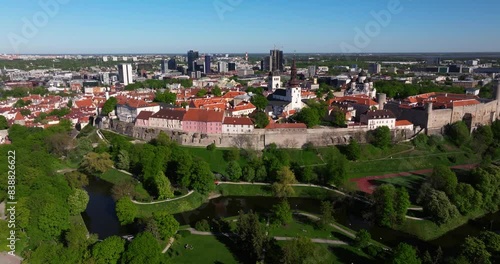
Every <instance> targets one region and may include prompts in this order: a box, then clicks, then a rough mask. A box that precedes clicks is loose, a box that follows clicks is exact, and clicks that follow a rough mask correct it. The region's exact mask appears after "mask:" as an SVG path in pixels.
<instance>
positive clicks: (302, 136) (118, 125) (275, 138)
mask: <svg viewBox="0 0 500 264" xmlns="http://www.w3.org/2000/svg"><path fill="white" fill-rule="evenodd" d="M103 128H108V129H110V130H112V131H114V132H117V133H119V134H123V135H127V136H130V137H133V138H137V139H140V140H144V141H150V140H151V139H154V138H156V137H157V136H158V135H159V134H160V131H164V132H165V133H166V134H167V135H168V136H170V138H171V139H172V140H173V141H176V142H178V143H179V144H182V145H186V146H196V147H206V146H208V145H210V144H212V143H215V144H216V146H217V147H238V148H253V149H257V150H261V149H264V148H265V146H267V145H269V144H272V143H275V144H276V145H278V146H280V147H284V148H302V147H303V146H304V145H305V144H307V143H312V144H313V145H314V146H333V145H345V144H348V143H349V140H350V139H351V138H354V139H356V140H357V141H358V142H360V143H366V142H367V140H368V137H369V133H368V131H369V130H368V129H367V128H315V129H272V130H269V129H255V130H254V131H253V132H252V133H246V134H200V133H187V132H184V131H175V130H166V129H160V128H146V127H137V126H135V125H134V124H132V123H127V122H122V121H118V120H112V121H110V122H109V123H105V124H103ZM414 134H415V133H414V131H411V130H392V137H393V140H394V141H403V140H406V139H410V138H411V137H412V136H413V135H414Z"/></svg>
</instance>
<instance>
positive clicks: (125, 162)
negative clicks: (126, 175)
mask: <svg viewBox="0 0 500 264" xmlns="http://www.w3.org/2000/svg"><path fill="white" fill-rule="evenodd" d="M129 166H130V158H129V155H128V151H126V150H124V149H122V150H120V152H119V153H118V162H116V167H117V168H118V169H121V170H128V169H129Z"/></svg>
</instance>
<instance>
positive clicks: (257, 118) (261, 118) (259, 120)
mask: <svg viewBox="0 0 500 264" xmlns="http://www.w3.org/2000/svg"><path fill="white" fill-rule="evenodd" d="M252 118H253V123H254V124H255V126H256V127H257V128H265V127H267V125H269V117H268V116H267V115H266V113H264V112H262V111H256V112H255V114H254V115H253V117H252Z"/></svg>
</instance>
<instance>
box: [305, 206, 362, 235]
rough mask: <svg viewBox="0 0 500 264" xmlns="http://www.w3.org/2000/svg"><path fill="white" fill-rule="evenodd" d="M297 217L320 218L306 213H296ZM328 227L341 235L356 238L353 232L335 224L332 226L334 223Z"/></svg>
mask: <svg viewBox="0 0 500 264" xmlns="http://www.w3.org/2000/svg"><path fill="white" fill-rule="evenodd" d="M296 214H298V215H303V216H306V217H309V218H311V219H314V220H319V219H320V218H319V217H317V216H315V215H312V214H308V213H302V212H299V213H296ZM330 226H331V227H333V228H335V229H337V230H339V231H341V232H342V233H344V234H345V235H347V236H349V237H351V238H355V237H356V234H354V233H353V232H351V231H349V230H347V229H345V228H343V227H341V226H339V225H337V224H334V223H330Z"/></svg>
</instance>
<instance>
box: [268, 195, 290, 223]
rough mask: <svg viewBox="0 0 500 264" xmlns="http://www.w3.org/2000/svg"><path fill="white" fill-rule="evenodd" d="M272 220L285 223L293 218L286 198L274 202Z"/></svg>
mask: <svg viewBox="0 0 500 264" xmlns="http://www.w3.org/2000/svg"><path fill="white" fill-rule="evenodd" d="M272 212H273V216H274V217H273V220H274V223H275V224H278V225H287V224H290V223H291V222H292V220H293V217H292V210H291V209H290V204H289V203H288V201H287V200H282V201H281V202H279V203H277V204H275V205H274V206H273V209H272Z"/></svg>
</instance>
